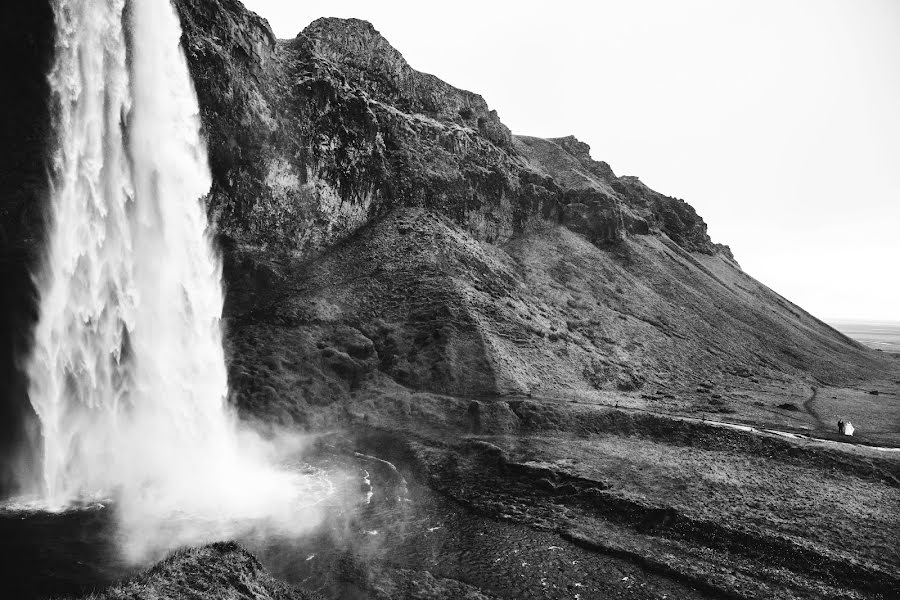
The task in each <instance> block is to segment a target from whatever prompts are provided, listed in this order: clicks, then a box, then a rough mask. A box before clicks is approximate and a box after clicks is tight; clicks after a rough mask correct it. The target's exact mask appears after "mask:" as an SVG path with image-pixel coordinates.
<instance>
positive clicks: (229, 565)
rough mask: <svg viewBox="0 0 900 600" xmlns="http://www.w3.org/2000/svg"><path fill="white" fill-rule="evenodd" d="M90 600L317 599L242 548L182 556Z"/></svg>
mask: <svg viewBox="0 0 900 600" xmlns="http://www.w3.org/2000/svg"><path fill="white" fill-rule="evenodd" d="M88 598H90V599H91V600H125V599H128V600H156V599H157V598H194V599H196V600H206V599H209V600H213V599H215V600H225V599H228V600H314V599H316V598H318V596H314V595H312V594H309V593H306V592H304V591H301V590H299V589H297V588H294V587H292V586H290V585H288V584H286V583H284V582H281V581H278V580H276V579H275V578H273V577H272V576H271V575H269V573H268V572H267V571H266V570H265V569H264V568H263V566H262V565H261V564H260V563H259V561H258V560H256V557H254V556H253V555H252V554H250V553H249V552H247V551H246V550H245V549H243V548H242V547H241V546H239V545H238V544H235V543H233V542H228V543H217V544H211V545H209V546H204V547H202V548H195V549H189V550H182V551H180V552H176V553H175V554H173V555H172V556H170V557H169V558H167V559H165V560H164V561H162V562H160V563H159V564H157V565H156V566H154V567H153V568H152V569H150V570H149V571H147V572H146V573H144V574H143V575H140V576H138V577H136V578H134V579H132V580H131V581H127V582H125V583H121V584H119V585H116V586H113V587H111V588H109V589H107V590H103V591H101V592H99V593H95V594H91V595H90V596H88Z"/></svg>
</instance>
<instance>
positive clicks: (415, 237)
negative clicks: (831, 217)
mask: <svg viewBox="0 0 900 600" xmlns="http://www.w3.org/2000/svg"><path fill="white" fill-rule="evenodd" d="M177 5H178V7H179V10H180V11H181V14H182V21H183V23H184V24H185V36H184V43H185V47H186V48H187V49H188V55H189V60H190V64H191V70H192V72H193V75H194V79H195V81H196V85H197V89H198V92H199V96H200V99H201V105H202V109H203V114H204V123H205V124H206V128H207V134H208V137H209V140H210V150H211V160H212V164H213V171H214V173H215V185H214V189H213V192H212V194H211V211H212V213H213V214H214V215H215V216H216V220H217V224H218V227H219V231H220V233H221V234H222V240H223V245H224V246H225V248H226V249H227V253H226V254H227V256H228V264H227V269H226V272H227V275H228V286H229V302H228V316H229V319H230V320H229V327H230V331H231V335H230V338H229V339H230V353H231V357H232V381H233V384H234V388H235V392H236V400H237V402H238V403H239V404H240V405H241V406H242V407H244V408H245V409H246V410H247V411H249V412H252V413H260V412H264V413H272V414H277V415H279V416H280V417H282V418H284V419H285V420H288V421H300V422H306V423H310V424H321V423H323V422H328V421H330V420H332V419H343V418H345V417H346V414H347V411H351V412H352V409H351V408H350V407H351V405H352V404H353V401H352V400H351V399H353V398H357V399H358V398H363V397H370V396H373V395H374V396H376V397H380V396H381V395H385V396H396V395H398V394H399V395H403V394H414V395H415V394H421V393H434V394H444V395H448V396H457V397H458V396H465V397H481V396H485V395H488V396H490V395H498V394H499V395H535V396H548V397H560V396H563V397H591V398H596V397H599V396H598V394H599V395H602V394H604V393H612V392H615V393H626V394H630V395H632V396H633V397H634V399H640V402H643V403H645V404H646V403H647V402H651V403H654V405H655V406H656V407H657V408H666V409H673V410H680V409H682V408H684V402H685V401H688V402H689V404H691V405H692V406H693V407H694V408H693V409H692V410H694V409H698V407H699V409H702V410H711V411H714V412H716V411H730V410H733V408H732V406H733V405H735V404H739V403H741V399H740V398H741V394H742V393H743V392H742V391H740V390H744V391H747V390H750V391H757V392H759V391H763V390H765V389H769V388H772V389H775V388H777V389H778V390H781V391H782V392H785V393H786V391H787V390H796V389H802V388H803V386H805V385H809V382H817V381H833V382H837V381H839V380H845V379H849V378H853V377H857V376H859V375H860V373H865V372H868V370H870V369H873V368H874V369H876V370H878V369H883V368H887V367H885V366H884V364H883V363H881V362H879V359H878V357H876V356H874V355H873V354H872V353H870V352H868V351H866V350H865V349H863V348H861V347H860V346H859V345H857V344H855V343H853V342H851V341H850V340H848V339H847V338H845V337H844V336H842V335H840V334H838V333H837V332H835V331H833V330H832V329H831V328H829V327H827V326H825V325H824V324H822V323H821V322H819V321H817V320H816V319H814V318H813V317H811V316H810V315H808V314H806V313H804V312H803V311H802V310H800V309H799V308H797V307H795V306H793V305H791V304H790V303H789V302H787V301H786V300H784V299H783V298H780V297H779V296H777V295H776V294H774V293H773V292H771V291H770V290H768V289H767V288H765V287H764V286H762V285H760V284H759V283H758V282H756V281H754V280H753V279H752V278H750V277H748V276H746V275H745V274H744V273H743V272H742V271H741V270H740V268H739V266H738V265H737V263H736V262H735V261H734V258H733V257H732V255H731V252H730V251H729V249H728V248H727V247H726V246H721V245H718V244H715V243H713V242H712V241H711V240H710V238H709V236H708V235H707V232H706V224H705V223H704V221H703V219H702V218H701V217H700V216H699V215H697V213H696V211H695V210H694V209H693V208H692V207H691V206H690V205H688V204H687V203H685V202H684V201H683V200H679V199H676V198H671V197H668V196H665V195H664V194H660V193H658V192H655V191H653V190H651V189H650V188H648V187H647V186H646V185H644V184H643V183H642V182H641V181H640V180H639V179H637V178H636V177H619V176H617V175H616V174H615V173H614V171H613V170H612V168H611V167H610V166H609V165H608V164H606V163H604V162H599V161H596V160H594V159H593V158H592V157H591V155H590V148H589V147H588V146H587V145H586V144H584V143H583V142H580V141H579V140H578V139H576V138H575V137H571V136H570V137H565V138H556V139H540V138H533V137H525V136H516V135H513V134H512V133H511V132H510V131H509V129H508V128H507V127H505V126H504V125H503V123H502V122H501V120H500V118H499V117H498V115H497V113H496V112H495V111H492V110H491V109H490V108H489V107H488V106H487V104H486V102H485V101H484V99H483V98H482V97H481V96H479V95H477V94H474V93H472V92H468V91H463V90H459V89H456V88H454V87H453V86H451V85H449V84H447V83H445V82H443V81H441V80H440V79H438V78H436V77H434V76H432V75H428V74H424V73H419V72H417V71H415V70H414V69H412V68H411V67H410V66H409V64H408V63H407V62H406V61H405V60H404V58H403V56H402V55H401V54H400V52H399V51H398V50H396V49H395V48H393V47H392V46H391V45H390V43H389V42H388V41H387V40H385V39H384V37H382V36H381V35H380V34H379V33H378V31H377V30H376V29H375V28H374V27H373V26H372V24H370V23H367V22H365V21H360V20H355V19H349V20H343V19H319V20H317V21H315V22H314V23H312V24H311V25H309V26H308V27H307V28H306V29H305V30H304V31H303V32H301V33H300V34H299V35H298V36H297V37H296V38H294V39H291V40H276V39H275V38H274V36H273V35H272V32H271V30H270V29H269V27H268V25H267V23H266V22H265V21H264V20H262V19H261V18H259V17H257V16H255V15H253V14H252V13H248V12H246V11H245V10H242V8H241V7H240V5H239V4H238V3H236V2H231V1H228V2H225V1H223V2H216V3H210V2H200V1H199V0H179V2H178V3H177ZM698 390H699V391H698ZM726 390H730V392H729V391H726ZM713 396H715V398H713Z"/></svg>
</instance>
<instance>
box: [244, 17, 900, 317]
mask: <svg viewBox="0 0 900 600" xmlns="http://www.w3.org/2000/svg"><path fill="white" fill-rule="evenodd" d="M244 2H245V4H246V5H247V7H248V8H250V9H251V10H254V11H256V12H257V13H259V14H260V15H262V16H264V17H266V18H267V19H268V20H269V22H270V23H271V24H272V27H273V28H274V30H275V33H276V34H277V35H278V36H279V37H282V38H287V37H293V36H294V35H296V34H297V33H298V32H299V31H301V30H302V29H303V28H304V27H305V26H306V25H308V24H309V23H310V22H311V21H313V20H314V19H316V18H318V17H323V16H334V17H357V18H361V19H366V20H368V21H371V22H372V23H373V24H374V25H375V28H376V29H378V30H379V31H380V32H381V33H382V34H383V35H384V36H385V37H386V38H387V39H388V40H389V41H390V42H391V43H392V44H393V45H394V47H396V48H397V49H398V50H400V52H401V53H403V55H404V56H405V57H406V59H407V60H408V61H409V63H410V64H411V65H412V66H413V67H414V68H416V69H418V70H420V71H425V72H428V73H433V74H435V75H437V76H438V77H440V78H441V79H444V80H445V81H447V82H449V83H451V84H453V85H455V86H457V87H461V88H464V89H468V90H472V91H475V92H478V93H480V94H481V95H483V96H484V97H485V99H486V100H487V102H488V104H490V106H491V107H492V108H494V109H496V110H497V111H498V113H499V114H500V118H501V119H502V120H503V122H504V123H506V124H507V125H508V126H509V127H510V128H511V129H512V130H513V132H515V133H521V134H528V135H536V136H542V137H557V136H563V135H569V134H574V135H576V136H577V137H578V138H579V139H581V140H584V141H585V142H587V143H588V144H590V145H591V149H592V154H593V156H594V158H596V159H599V160H605V161H607V162H609V163H610V165H611V166H612V167H613V169H614V170H615V171H616V173H617V174H619V175H638V176H639V177H640V178H641V179H642V180H643V181H644V182H645V183H646V184H648V185H649V186H651V187H652V188H654V189H656V190H658V191H660V192H662V193H665V194H668V195H670V196H677V197H679V198H684V199H685V200H687V201H688V202H689V203H690V204H692V205H693V206H694V207H695V208H696V209H697V211H698V212H699V213H700V215H701V216H702V217H703V218H704V219H705V220H706V222H707V223H708V224H709V231H710V234H711V235H712V237H713V240H714V241H717V242H722V243H726V244H729V245H730V246H731V248H732V250H733V251H734V254H735V257H736V258H737V259H738V261H739V262H740V263H741V265H742V266H743V267H744V270H746V271H747V272H748V273H750V274H751V275H753V276H754V277H756V278H757V279H759V280H761V281H762V282H763V283H766V284H767V285H769V286H770V287H772V288H773V289H775V290H776V291H777V292H779V293H781V294H782V295H784V296H786V297H787V298H788V299H790V300H792V301H793V302H795V303H797V304H799V305H800V306H802V307H804V308H806V309H807V310H809V311H811V312H812V313H813V314H815V315H816V316H819V317H821V318H824V319H835V318H844V319H873V320H877V319H882V320H896V321H900V267H898V262H900V1H898V0H745V1H730V2H729V1H723V0H680V1H678V2H673V1H669V0H637V1H635V0H629V1H628V2H625V1H622V0H603V1H597V0H594V1H590V2H588V1H575V0H555V1H553V2H547V1H546V0H525V1H515V2H513V1H509V2H500V1H488V0H455V1H454V2H447V3H443V2H442V3H432V2H423V1H421V0H420V1H403V0H395V1H377V2H376V1H373V0H244Z"/></svg>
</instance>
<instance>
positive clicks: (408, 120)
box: [178, 0, 720, 255]
mask: <svg viewBox="0 0 900 600" xmlns="http://www.w3.org/2000/svg"><path fill="white" fill-rule="evenodd" d="M178 5H179V8H180V10H181V13H182V21H183V22H184V24H185V47H186V48H187V49H188V54H189V57H190V63H191V68H192V72H193V75H194V78H195V81H196V82H197V88H198V91H199V93H200V99H201V105H202V107H203V112H204V122H205V123H206V126H207V129H208V133H209V139H210V150H211V160H212V164H213V172H214V174H215V181H216V183H215V189H214V191H213V193H212V196H211V198H212V210H213V212H214V214H215V215H216V216H217V218H218V223H219V226H220V229H221V231H222V232H224V233H226V234H227V235H229V236H231V237H233V238H234V239H235V240H236V241H237V242H238V243H243V244H246V245H251V246H257V247H262V246H267V245H268V246H273V247H277V248H279V249H285V250H289V251H291V252H293V253H294V254H295V255H303V254H305V253H307V252H310V251H312V252H316V251H320V250H322V249H324V248H327V247H328V246H329V245H330V244H331V243H333V242H335V241H337V240H339V239H342V238H344V237H346V236H347V235H349V234H351V233H352V232H353V231H355V230H356V229H358V228H360V227H362V226H363V225H365V224H366V223H368V222H370V221H371V220H372V219H373V218H376V217H378V216H379V215H383V214H385V213H386V212H388V211H389V210H391V209H394V208H398V207H413V206H416V207H424V208H428V209H430V210H435V211H438V212H440V213H441V214H444V215H446V216H448V217H450V218H451V219H453V221H454V222H456V223H458V224H459V225H461V226H462V227H464V228H465V229H466V230H467V231H469V232H471V233H472V234H473V235H474V236H475V237H476V238H477V239H481V240H485V241H490V242H497V241H501V242H502V241H506V240H508V239H510V238H511V237H512V236H513V235H515V234H516V233H521V232H522V231H525V230H527V229H528V228H529V227H530V226H531V225H532V224H534V222H535V221H536V220H549V221H550V222H561V223H563V224H565V225H567V226H569V227H570V228H571V229H573V230H575V231H577V232H579V233H582V234H583V235H585V236H586V237H587V238H588V239H589V240H591V241H592V242H594V243H597V244H601V245H602V244H607V243H615V242H617V241H619V240H621V239H623V238H624V236H626V235H629V234H638V235H646V234H653V233H659V232H663V233H665V234H667V235H669V237H671V238H672V239H673V240H676V242H677V243H680V244H684V246H685V248H686V249H689V250H692V251H699V252H706V253H709V254H714V253H717V252H719V251H720V249H719V248H718V247H716V246H715V245H713V244H712V243H711V242H710V240H709V238H708V236H707V235H706V229H705V225H704V224H703V221H702V219H700V218H699V217H698V216H697V215H696V213H694V212H693V210H692V209H690V207H687V206H686V205H682V204H683V203H680V202H678V201H676V200H674V199H672V198H668V197H666V196H663V195H661V194H657V193H655V192H653V191H652V190H649V189H648V188H646V187H645V186H643V185H641V184H639V182H637V181H636V180H634V179H633V178H617V177H616V176H615V174H614V173H613V172H612V169H610V168H609V166H608V165H606V164H605V163H599V162H595V161H593V160H592V159H591V157H590V154H589V148H588V147H587V145H586V144H583V143H581V142H579V141H578V140H576V139H575V138H563V139H559V140H537V139H535V138H519V137H514V136H513V135H512V134H511V133H510V131H509V129H508V128H507V127H506V126H505V125H503V123H502V122H501V121H500V119H499V117H498V116H497V113H496V112H495V111H492V110H490V108H489V107H488V106H487V103H486V102H485V101H484V99H483V98H482V97H481V96H479V95H477V94H474V93H471V92H467V91H463V90H459V89H456V88H454V87H453V86H451V85H449V84H447V83H445V82H443V81H441V80H440V79H438V78H437V77H434V76H433V75H428V74H424V73H419V72H417V71H415V70H414V69H412V68H411V67H410V66H409V65H408V64H407V62H406V61H405V60H404V58H403V56H402V55H401V54H400V53H399V52H398V51H397V50H396V49H394V48H393V47H392V46H391V45H390V44H389V43H388V41H387V40H385V39H384V38H383V37H382V36H381V35H380V34H379V33H378V32H377V31H376V30H375V28H374V27H373V26H372V25H371V24H370V23H367V22H365V21H360V20H356V19H347V20H344V19H330V18H326V19H319V20H317V21H315V22H314V23H312V24H311V25H310V26H309V27H307V28H306V29H305V30H304V31H303V32H302V33H301V34H300V35H298V36H297V38H295V39H293V40H286V41H279V42H276V41H275V40H274V37H273V36H272V33H271V31H270V29H269V28H268V26H267V24H266V23H265V21H263V20H262V19H259V18H258V17H255V16H251V15H250V14H249V13H246V12H245V11H240V10H238V9H237V8H236V4H234V3H232V2H223V3H220V4H218V5H213V4H203V3H198V2H196V1H195V0H181V1H180V2H179V3H178ZM213 7H215V8H213Z"/></svg>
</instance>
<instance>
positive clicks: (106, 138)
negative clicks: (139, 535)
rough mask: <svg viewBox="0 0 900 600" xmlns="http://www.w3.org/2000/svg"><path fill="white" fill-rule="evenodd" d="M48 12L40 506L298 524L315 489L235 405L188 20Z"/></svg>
mask: <svg viewBox="0 0 900 600" xmlns="http://www.w3.org/2000/svg"><path fill="white" fill-rule="evenodd" d="M52 5H53V9H54V12H55V17H56V23H57V48H56V51H57V56H56V62H55V65H54V67H53V69H52V72H51V74H50V84H51V88H52V91H53V95H54V101H55V104H56V109H57V110H56V112H57V115H56V117H55V131H56V136H57V146H56V151H55V156H54V159H53V162H52V168H51V174H52V183H53V191H52V206H51V216H52V222H51V223H52V224H51V231H50V236H49V247H48V250H47V255H46V260H45V264H44V266H43V271H42V273H41V274H40V276H39V277H38V286H39V290H40V316H39V322H38V325H37V328H36V331H35V340H34V341H35V344H34V351H33V355H32V357H31V360H30V363H29V367H28V369H29V370H28V372H29V376H30V382H31V383H30V390H29V392H30V397H31V402H32V404H33V405H34V409H35V411H36V412H37V414H38V416H39V418H40V422H41V425H42V433H43V444H44V446H43V461H44V462H43V468H44V473H43V480H44V489H43V491H42V496H43V499H44V501H45V502H46V504H47V505H49V506H51V507H56V508H64V507H66V506H70V505H72V504H73V503H77V502H81V501H84V500H86V499H91V498H115V500H116V502H117V503H119V505H120V508H121V511H122V513H123V515H124V520H125V522H126V523H130V525H131V526H133V527H138V526H141V527H144V528H145V529H149V528H154V527H155V523H156V521H157V520H164V519H167V518H169V517H170V516H171V515H172V514H180V515H183V514H193V513H196V514H203V515H204V518H217V517H219V516H221V517H222V518H227V519H247V518H261V517H267V516H272V513H273V512H279V513H285V511H289V510H290V509H291V507H292V506H293V505H294V504H295V503H296V502H297V501H298V493H299V492H298V490H302V489H303V488H304V486H305V483H304V482H303V481H302V480H301V479H302V478H300V476H299V475H296V474H293V473H291V472H289V471H284V470H279V469H276V468H274V467H272V466H270V464H271V460H272V459H271V456H270V455H271V448H270V447H268V446H267V445H266V444H263V443H262V442H261V441H260V440H259V438H257V437H255V436H253V435H251V434H250V433H247V432H241V431H240V430H239V428H238V425H237V422H236V420H235V419H234V417H233V415H232V413H231V411H230V410H229V407H228V405H227V402H226V395H227V392H228V387H227V374H226V369H225V358H224V353H223V349H222V332H221V322H220V319H221V315H222V306H223V292H222V286H221V273H220V266H219V262H218V260H217V258H216V255H215V253H214V251H213V247H212V245H211V242H210V238H209V227H208V223H207V220H206V214H205V210H204V207H203V205H202V200H201V199H202V198H203V196H204V195H205V194H206V193H207V192H208V191H209V189H210V185H211V178H210V173H209V168H208V165H207V155H206V150H205V147H204V144H203V142H202V138H201V132H200V128H201V123H200V118H199V109H198V102H197V97H196V93H195V91H194V88H193V84H192V81H191V79H190V75H189V71H188V66H187V62H186V59H185V56H184V54H183V52H182V50H181V48H180V37H181V28H180V23H179V21H178V17H177V14H176V12H175V10H174V8H173V7H172V5H171V4H170V2H169V0H128V1H127V2H126V0H52ZM306 487H308V486H306ZM144 533H145V534H146V533H147V531H144Z"/></svg>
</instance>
